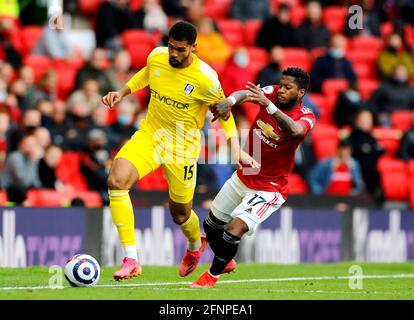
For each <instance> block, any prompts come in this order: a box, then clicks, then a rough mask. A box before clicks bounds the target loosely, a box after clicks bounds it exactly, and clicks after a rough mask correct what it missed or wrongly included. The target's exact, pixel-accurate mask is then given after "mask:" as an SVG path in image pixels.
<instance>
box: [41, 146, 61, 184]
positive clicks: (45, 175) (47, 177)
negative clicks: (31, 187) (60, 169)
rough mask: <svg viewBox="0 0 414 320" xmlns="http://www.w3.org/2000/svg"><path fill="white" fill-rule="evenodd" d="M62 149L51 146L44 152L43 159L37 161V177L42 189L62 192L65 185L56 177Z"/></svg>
mask: <svg viewBox="0 0 414 320" xmlns="http://www.w3.org/2000/svg"><path fill="white" fill-rule="evenodd" d="M62 154H63V152H62V149H61V148H59V147H58V146H57V145H54V144H51V145H49V146H48V147H47V148H46V150H45V154H44V156H43V158H42V159H41V160H40V161H39V177H40V181H41V182H42V188H44V189H53V190H64V189H65V185H64V184H63V182H62V181H60V180H59V179H58V178H57V176H56V168H57V166H58V165H59V164H60V161H61V160H62Z"/></svg>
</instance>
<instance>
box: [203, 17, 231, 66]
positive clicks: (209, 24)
mask: <svg viewBox="0 0 414 320" xmlns="http://www.w3.org/2000/svg"><path fill="white" fill-rule="evenodd" d="M197 29H198V34H197V47H196V50H195V53H196V54H197V56H198V57H199V58H200V59H201V60H203V61H204V62H206V63H208V64H214V63H224V62H226V61H227V59H228V58H229V56H230V55H231V48H230V46H229V45H228V44H227V43H226V41H225V40H224V38H223V36H222V35H221V34H220V33H219V32H218V31H216V30H214V24H213V20H212V19H211V18H208V17H205V18H202V19H201V20H200V21H199V22H198V24H197Z"/></svg>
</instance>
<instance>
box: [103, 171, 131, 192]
mask: <svg viewBox="0 0 414 320" xmlns="http://www.w3.org/2000/svg"><path fill="white" fill-rule="evenodd" d="M107 186H108V189H109V190H129V189H130V188H131V183H130V182H129V181H128V179H122V178H121V177H118V176H116V175H114V174H110V175H109V177H108V180H107Z"/></svg>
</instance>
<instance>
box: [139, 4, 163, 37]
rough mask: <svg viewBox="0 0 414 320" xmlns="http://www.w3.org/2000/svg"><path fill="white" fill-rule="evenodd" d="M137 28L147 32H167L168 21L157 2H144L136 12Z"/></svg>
mask: <svg viewBox="0 0 414 320" xmlns="http://www.w3.org/2000/svg"><path fill="white" fill-rule="evenodd" d="M136 16H137V22H136V23H137V28H140V29H145V30H146V31H148V32H154V31H161V32H166V31H167V30H168V19H167V15H166V14H165V12H164V10H163V9H162V6H161V5H160V4H159V3H158V0H144V5H143V6H142V8H141V9H140V10H138V12H137V13H136Z"/></svg>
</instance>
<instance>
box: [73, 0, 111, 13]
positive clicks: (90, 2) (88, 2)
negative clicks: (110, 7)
mask: <svg viewBox="0 0 414 320" xmlns="http://www.w3.org/2000/svg"><path fill="white" fill-rule="evenodd" d="M104 2H105V0H78V7H79V9H80V11H81V12H82V13H84V14H96V12H98V10H99V8H100V6H101V5H102V4H103V3H104Z"/></svg>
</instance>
